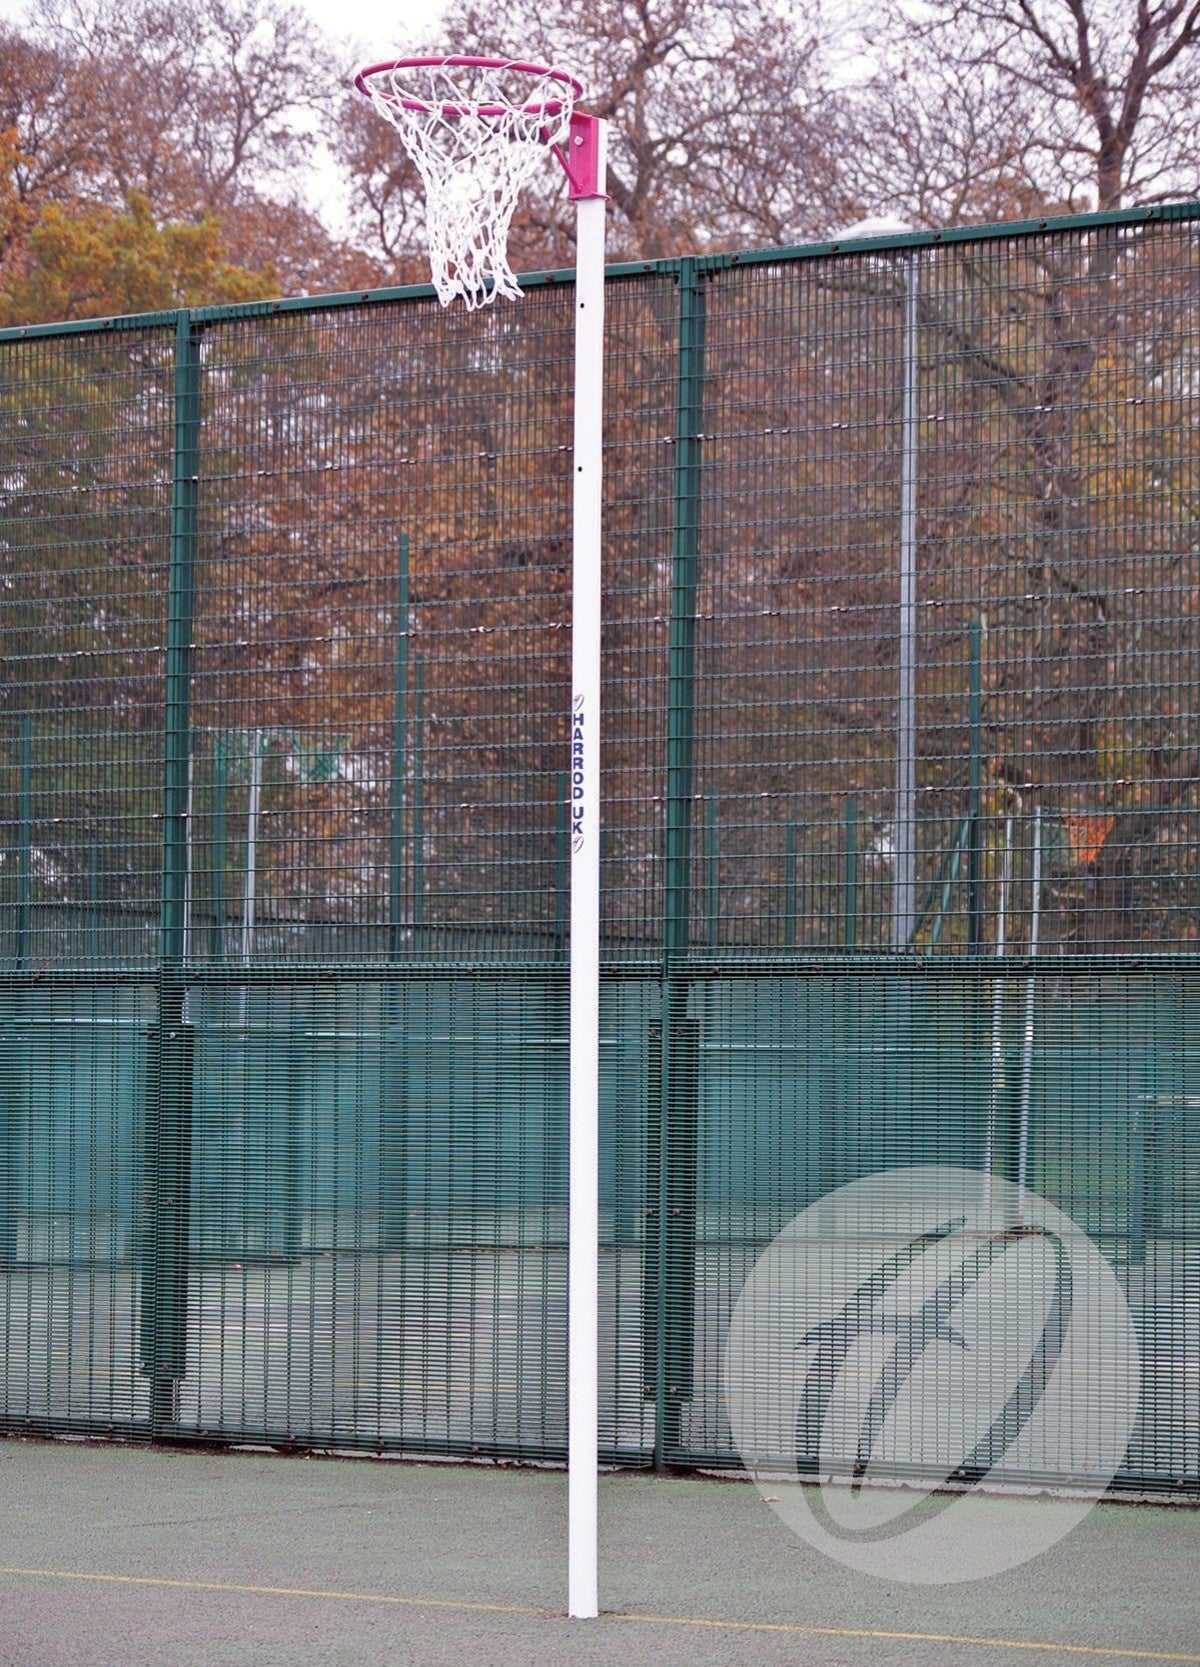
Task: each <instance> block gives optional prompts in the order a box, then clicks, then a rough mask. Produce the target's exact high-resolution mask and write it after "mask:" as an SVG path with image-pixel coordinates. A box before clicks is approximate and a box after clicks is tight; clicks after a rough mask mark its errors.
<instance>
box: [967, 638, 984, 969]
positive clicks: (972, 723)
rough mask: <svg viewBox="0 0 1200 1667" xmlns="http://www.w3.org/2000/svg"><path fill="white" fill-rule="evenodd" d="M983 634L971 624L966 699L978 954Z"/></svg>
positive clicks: (970, 866)
mask: <svg viewBox="0 0 1200 1667" xmlns="http://www.w3.org/2000/svg"><path fill="white" fill-rule="evenodd" d="M982 637H983V633H982V630H981V627H980V623H979V620H978V619H973V620H972V621H971V629H970V646H969V649H968V658H969V669H968V676H969V692H968V696H967V731H968V748H969V763H968V766H967V768H968V771H969V775H968V785H967V819H968V822H969V825H970V826H969V832H968V835H967V948H968V949H969V950H970V951H972V952H975V951H978V950H979V948H980V947H981V945H982V942H983V664H982V662H983V651H982Z"/></svg>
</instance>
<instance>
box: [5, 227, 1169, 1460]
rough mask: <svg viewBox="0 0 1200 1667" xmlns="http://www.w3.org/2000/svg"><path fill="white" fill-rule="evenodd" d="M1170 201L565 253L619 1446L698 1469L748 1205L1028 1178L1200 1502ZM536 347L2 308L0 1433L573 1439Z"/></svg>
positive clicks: (499, 331)
mask: <svg viewBox="0 0 1200 1667" xmlns="http://www.w3.org/2000/svg"><path fill="white" fill-rule="evenodd" d="M1198 233H1200V209H1192V208H1183V209H1174V210H1171V211H1161V210H1160V211H1156V212H1152V213H1146V212H1139V213H1137V214H1132V215H1128V216H1124V217H1121V216H1115V217H1114V216H1109V217H1098V218H1091V219H1076V220H1072V221H1069V222H1061V223H1054V224H1051V225H1048V226H1043V227H1026V228H1022V229H1021V230H1019V231H1009V232H1006V233H1003V234H998V233H995V232H991V233H975V234H960V233H947V234H943V235H942V236H941V237H940V238H939V237H934V236H932V235H929V236H920V237H913V238H908V239H890V240H882V241H880V242H877V243H873V244H858V245H855V246H847V247H846V248H844V249H838V248H836V247H834V246H825V247H823V248H820V249H815V250H799V251H772V252H770V253H768V254H767V255H763V256H742V257H714V258H712V259H710V260H700V261H694V260H685V261H678V262H665V263H657V264H654V265H652V266H647V267H638V268H636V269H633V268H629V269H624V268H622V269H616V270H615V271H614V272H613V274H612V279H611V282H610V285H609V302H608V307H609V312H608V326H607V328H608V338H607V365H606V376H607V417H606V435H605V452H606V457H605V467H606V508H605V535H604V536H605V549H604V562H605V572H604V585H605V622H604V626H605V644H604V656H605V689H604V698H605V717H604V736H605V753H604V760H603V773H604V812H603V815H604V844H603V864H602V869H603V875H602V892H603V896H602V902H603V933H602V935H603V942H602V969H603V974H602V976H603V991H602V1017H601V1076H602V1083H601V1097H602V1153H601V1158H602V1212H601V1235H602V1245H601V1282H602V1289H601V1358H602V1382H601V1440H602V1446H603V1450H604V1454H605V1456H606V1457H608V1458H611V1459H614V1460H620V1461H621V1462H624V1463H629V1464H651V1463H660V1464H661V1463H700V1462H703V1463H705V1464H718V1465H720V1464H731V1463H734V1462H736V1454H735V1451H734V1448H733V1443H732V1437H731V1433H730V1427H729V1422H728V1417H727V1412H726V1409H725V1405H724V1399H723V1386H722V1375H721V1374H722V1353H723V1350H724V1342H725V1335H726V1331H727V1328H728V1324H729V1318H730V1314H731V1312H732V1309H733V1305H734V1303H735V1302H736V1300H737V1297H738V1293H739V1291H740V1290H741V1287H742V1284H743V1282H744V1280H745V1278H746V1276H747V1274H748V1273H749V1271H750V1269H751V1268H752V1267H753V1265H754V1264H755V1262H756V1260H757V1258H758V1256H759V1255H760V1253H761V1252H762V1250H763V1249H764V1248H765V1246H766V1245H767V1244H768V1243H769V1242H770V1240H771V1239H772V1237H773V1236H774V1235H775V1234H776V1233H778V1232H779V1231H780V1230H781V1229H782V1228H783V1227H784V1226H785V1225H786V1224H787V1223H788V1221H789V1220H790V1219H791V1218H792V1217H793V1216H794V1215H795V1214H796V1213H797V1212H798V1211H799V1210H802V1209H804V1208H805V1207H807V1206H808V1205H809V1204H811V1203H813V1202H815V1201H816V1200H818V1199H819V1198H821V1197H823V1196H824V1194H826V1193H827V1192H829V1191H830V1190H831V1189H833V1188H835V1187H837V1186H839V1185H842V1184H845V1183H846V1182H849V1181H852V1180H854V1179H855V1178H857V1177H859V1176H863V1175H868V1174H871V1173H874V1172H876V1171H879V1170H885V1169H889V1168H893V1167H904V1166H907V1165H913V1164H920V1163H928V1162H940V1163H951V1164H959V1165H962V1166H965V1167H969V1168H978V1167H981V1166H982V1165H984V1164H985V1163H986V1164H989V1165H991V1166H992V1167H993V1168H994V1169H995V1170H996V1171H997V1172H998V1173H1001V1174H1006V1175H1009V1176H1010V1177H1013V1178H1015V1177H1016V1174H1017V1170H1018V1166H1019V1165H1021V1164H1023V1165H1024V1171H1023V1172H1024V1173H1026V1174H1027V1177H1028V1181H1029V1185H1030V1186H1031V1187H1032V1188H1034V1189H1035V1190H1036V1191H1038V1192H1039V1193H1041V1194H1043V1195H1044V1196H1045V1197H1047V1198H1049V1199H1050V1200H1051V1201H1052V1202H1054V1203H1055V1204H1057V1205H1059V1206H1060V1207H1061V1208H1062V1209H1063V1210H1065V1211H1066V1212H1067V1213H1068V1214H1069V1215H1070V1216H1071V1217H1072V1218H1073V1219H1074V1220H1075V1221H1076V1222H1078V1224H1079V1225H1080V1226H1081V1227H1083V1228H1084V1229H1085V1230H1086V1231H1087V1232H1088V1233H1089V1234H1091V1235H1092V1236H1093V1237H1094V1238H1095V1239H1096V1241H1097V1243H1098V1244H1099V1245H1100V1247H1101V1248H1102V1250H1103V1251H1104V1253H1105V1254H1106V1255H1107V1256H1108V1257H1109V1259H1110V1260H1111V1262H1112V1264H1113V1266H1114V1268H1115V1269H1116V1271H1117V1274H1118V1278H1119V1280H1120V1283H1121V1286H1122V1288H1123V1290H1124V1293H1125V1296H1126V1298H1127V1300H1128V1302H1129V1304H1130V1307H1131V1310H1132V1313H1133V1316H1134V1321H1135V1325H1136V1328H1137V1333H1138V1340H1139V1346H1140V1348H1141V1350H1142V1357H1143V1371H1144V1377H1143V1392H1142V1399H1141V1408H1140V1412H1139V1416H1138V1421H1137V1424H1136V1427H1135V1431H1134V1436H1133V1439H1132V1441H1131V1443H1130V1446H1129V1449H1128V1452H1127V1454H1126V1459H1125V1464H1124V1467H1123V1469H1122V1471H1121V1475H1120V1479H1121V1480H1123V1481H1125V1482H1127V1483H1129V1484H1130V1485H1136V1486H1139V1487H1156V1488H1180V1487H1183V1488H1192V1489H1195V1488H1197V1487H1200V1434H1198V1432H1200V1375H1198V1372H1197V1363H1198V1362H1200V1318H1198V1315H1200V1308H1198V1307H1197V1302H1196V1296H1197V1291H1198V1290H1200V1111H1198V1109H1197V1108H1198V1107H1200V1018H1198V1017H1197V1011H1198V1009H1197V1002H1196V999H1195V980H1196V976H1197V967H1198V965H1200V963H1198V962H1197V960H1196V931H1197V920H1198V915H1197V908H1198V903H1200V899H1198V897H1197V850H1198V834H1200V828H1198V825H1197V823H1198V817H1200V802H1198V792H1197V787H1198V783H1200V643H1198V641H1197V618H1198V615H1197V597H1198V596H1200V589H1198V584H1197V581H1198V580H1200V572H1198V571H1197V568H1198V564H1200V536H1198V533H1197V507H1196V506H1197V501H1198V498H1197V492H1198V488H1200V450H1198V446H1197V440H1196V431H1195V425H1194V423H1193V422H1192V420H1191V411H1192V405H1193V403H1194V398H1195V389H1196V381H1197V377H1198V376H1200V303H1198V301H1197V297H1200V237H1198ZM572 326H573V313H572V290H571V286H570V283H569V281H565V280H563V279H561V278H559V279H536V280H531V281H530V282H529V284H528V285H527V286H526V295H525V298H524V301H523V302H522V303H521V304H520V305H519V306H512V307H508V308H504V309H500V308H499V307H497V308H496V309H489V310H487V311H485V312H484V313H482V314H480V313H475V314H471V315H465V314H460V313H456V312H453V311H450V312H443V311H442V310H441V309H440V308H439V307H438V306H437V305H436V303H435V302H434V301H433V299H432V298H431V296H430V295H429V294H427V293H426V292H424V291H412V292H397V293H395V294H390V295H373V296H368V297H339V298H333V299H330V300H326V301H320V302H312V303H303V304H291V303H287V304H281V305H279V306H277V307H247V308H233V309H224V310H212V311H207V312H194V313H187V314H180V315H174V314H172V315H170V316H167V317H163V318H157V319H150V320H133V321H120V322H119V323H118V324H112V325H109V324H106V325H102V326H97V327H92V326H80V327H66V326H64V327H62V328H61V329H55V328H43V329H36V330H27V331H8V332H4V333H2V334H0V401H2V403H3V411H4V422H3V425H2V426H0V652H2V656H3V684H2V687H0V841H2V843H0V1317H2V1324H3V1337H2V1348H3V1360H2V1365H0V1420H2V1421H3V1424H4V1425H5V1426H6V1427H8V1428H10V1429H21V1428H32V1429H43V1430H45V1429H50V1430H54V1429H62V1430H76V1431H91V1432H105V1431H113V1432H118V1433H121V1434H126V1435H128V1434H141V1435H155V1436H160V1437H162V1436H179V1437H184V1438H195V1437H197V1436H204V1437H211V1438H213V1439H216V1440H222V1441H244V1440H254V1441H269V1442H279V1443H299V1444H303V1445H314V1446H339V1447H342V1446H344V1447H352V1446H362V1447H367V1448H377V1449H384V1448H388V1449H395V1450H400V1451H411V1452H440V1453H462V1454H469V1453H478V1454H485V1455H509V1456H516V1457H525V1458H558V1457H561V1456H562V1455H563V1454H564V1451H565V1442H566V1429H565V1418H566V1411H565V1409H566V1376H565V1339H566V1241H567V1193H566V1133H567V1130H566V1103H567V1094H566V1083H567V1066H568V1053H567V953H568V941H567V922H568V909H567V884H568V868H569V850H568V819H567V809H568V801H567V786H566V779H565V773H564V772H565V762H566V730H565V713H566V710H567V705H568V681H569V636H570V527H569V518H570V450H569V448H570V421H571V409H570V403H571V402H570V391H569V390H570V386H571V375H572ZM805 1457H806V1455H804V1454H799V1455H798V1459H804V1458H805ZM807 1457H811V1455H807ZM1077 1470H1078V1456H1077V1455H1076V1454H1075V1453H1074V1452H1073V1451H1069V1450H1067V1447H1065V1446H1064V1448H1063V1449H1062V1450H1061V1451H1050V1452H1047V1453H1044V1454H1043V1455H1042V1457H1041V1458H1040V1460H1039V1467H1038V1473H1039V1476H1040V1477H1042V1478H1043V1479H1045V1478H1046V1477H1049V1478H1050V1479H1051V1480H1067V1479H1071V1478H1073V1477H1074V1476H1075V1475H1076V1473H1077Z"/></svg>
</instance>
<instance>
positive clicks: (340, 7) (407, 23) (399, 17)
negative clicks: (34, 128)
mask: <svg viewBox="0 0 1200 1667" xmlns="http://www.w3.org/2000/svg"><path fill="white" fill-rule="evenodd" d="M35 4H36V0H0V17H7V18H17V19H19V18H22V17H24V16H25V15H26V14H27V13H29V12H31V11H32V10H33V9H34V7H35ZM304 4H305V6H306V7H307V9H308V10H309V11H310V12H311V13H312V15H313V17H314V18H315V20H316V21H317V23H319V24H320V26H321V27H322V28H323V29H324V30H325V31H326V33H327V34H329V35H331V36H333V37H334V39H339V38H341V39H351V40H353V41H354V42H355V43H356V44H359V45H361V46H362V47H363V48H364V49H365V50H366V51H367V52H368V53H370V52H372V51H375V50H380V51H382V52H383V54H384V56H386V55H387V52H388V50H389V49H390V48H391V47H392V46H393V45H395V46H399V47H403V46H404V45H405V44H406V43H407V42H409V41H411V40H412V39H413V38H414V37H415V36H418V35H422V34H424V33H425V32H426V29H427V27H428V25H430V24H431V23H432V22H433V21H434V20H435V19H436V18H437V17H438V15H439V14H440V13H441V12H442V10H443V9H444V0H355V3H354V4H353V5H349V6H348V5H347V4H346V0H304Z"/></svg>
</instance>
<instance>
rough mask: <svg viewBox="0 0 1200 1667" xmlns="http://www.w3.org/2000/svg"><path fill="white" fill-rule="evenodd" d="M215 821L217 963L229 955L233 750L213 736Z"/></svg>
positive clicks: (212, 947) (213, 946)
mask: <svg viewBox="0 0 1200 1667" xmlns="http://www.w3.org/2000/svg"><path fill="white" fill-rule="evenodd" d="M212 767H213V781H212V821H211V826H210V841H209V852H210V854H209V864H210V867H211V870H212V873H211V880H210V887H209V890H210V896H211V903H212V919H211V923H210V926H209V934H208V953H209V957H210V959H211V960H213V961H220V960H223V959H224V956H225V865H226V862H227V860H228V858H227V854H226V848H225V842H226V828H225V816H226V807H227V804H228V792H227V789H228V783H229V750H228V738H227V737H226V736H225V735H224V734H216V735H214V736H213V759H212Z"/></svg>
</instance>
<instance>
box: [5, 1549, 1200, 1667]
mask: <svg viewBox="0 0 1200 1667" xmlns="http://www.w3.org/2000/svg"><path fill="white" fill-rule="evenodd" d="M5 1574H10V1575H24V1576H26V1577H28V1578H30V1579H36V1580H91V1581H98V1582H101V1583H103V1584H106V1585H110V1586H156V1587H161V1588H164V1589H165V1590H168V1591H176V1592H225V1593H228V1594H230V1595H231V1596H234V1597H272V1598H332V1599H336V1600H337V1601H338V1602H340V1603H382V1604H390V1605H392V1606H393V1607H395V1608H401V1609H449V1610H458V1611H460V1612H462V1613H464V1614H485V1615H534V1616H536V1617H537V1618H538V1619H539V1620H550V1619H553V1618H554V1617H555V1616H556V1615H557V1614H558V1613H559V1612H558V1611H556V1610H553V1609H541V1608H538V1607H537V1606H536V1605H534V1604H527V1603H480V1602H475V1601H472V1600H470V1599H466V1598H463V1599H459V1598H413V1597H397V1596H395V1595H393V1594H391V1593H388V1592H336V1591H335V1592H330V1591H325V1590H323V1589H321V1588H319V1587H317V1588H314V1587H309V1586H244V1585H237V1584H235V1583H234V1582H232V1581H227V1580H169V1579H167V1578H166V1576H160V1575H145V1574H103V1573H100V1572H99V1571H93V1570H87V1569H23V1568H15V1567H10V1566H8V1565H5V1564H0V1575H5ZM601 1619H602V1620H606V1621H626V1622H633V1623H637V1624H640V1625H642V1626H678V1627H699V1628H707V1629H709V1630H715V1631H723V1632H770V1633H784V1634H790V1635H791V1636H793V1637H799V1638H863V1639H868V1638H870V1639H878V1640H884V1641H887V1642H890V1643H902V1644H965V1645H971V1646H973V1647H975V1648H978V1649H991V1650H1026V1651H1030V1650H1032V1651H1038V1652H1041V1653H1043V1654H1045V1653H1049V1652H1051V1651H1055V1650H1056V1651H1057V1652H1058V1653H1059V1654H1060V1655H1074V1656H1082V1657H1089V1658H1091V1659H1092V1660H1105V1661H1174V1662H1184V1663H1187V1664H1190V1667H1197V1664H1200V1655H1181V1654H1178V1653H1172V1652H1171V1651H1169V1650H1135V1649H1121V1648H1119V1647H1118V1646H1116V1645H1112V1644H1055V1643H1041V1642H1039V1641H1038V1640H1036V1639H1032V1638H985V1637H976V1636H974V1635H972V1634H970V1633H956V1632H895V1631H890V1630H884V1629H883V1628H881V1627H848V1626H801V1625H798V1624H796V1623H793V1622H789V1621H731V1620H712V1619H706V1618H705V1617H703V1616H696V1615H643V1614H639V1613H636V1612H634V1611H631V1610H619V1611H618V1610H613V1611H609V1612H607V1613H605V1614H604V1615H602V1616H601Z"/></svg>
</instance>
